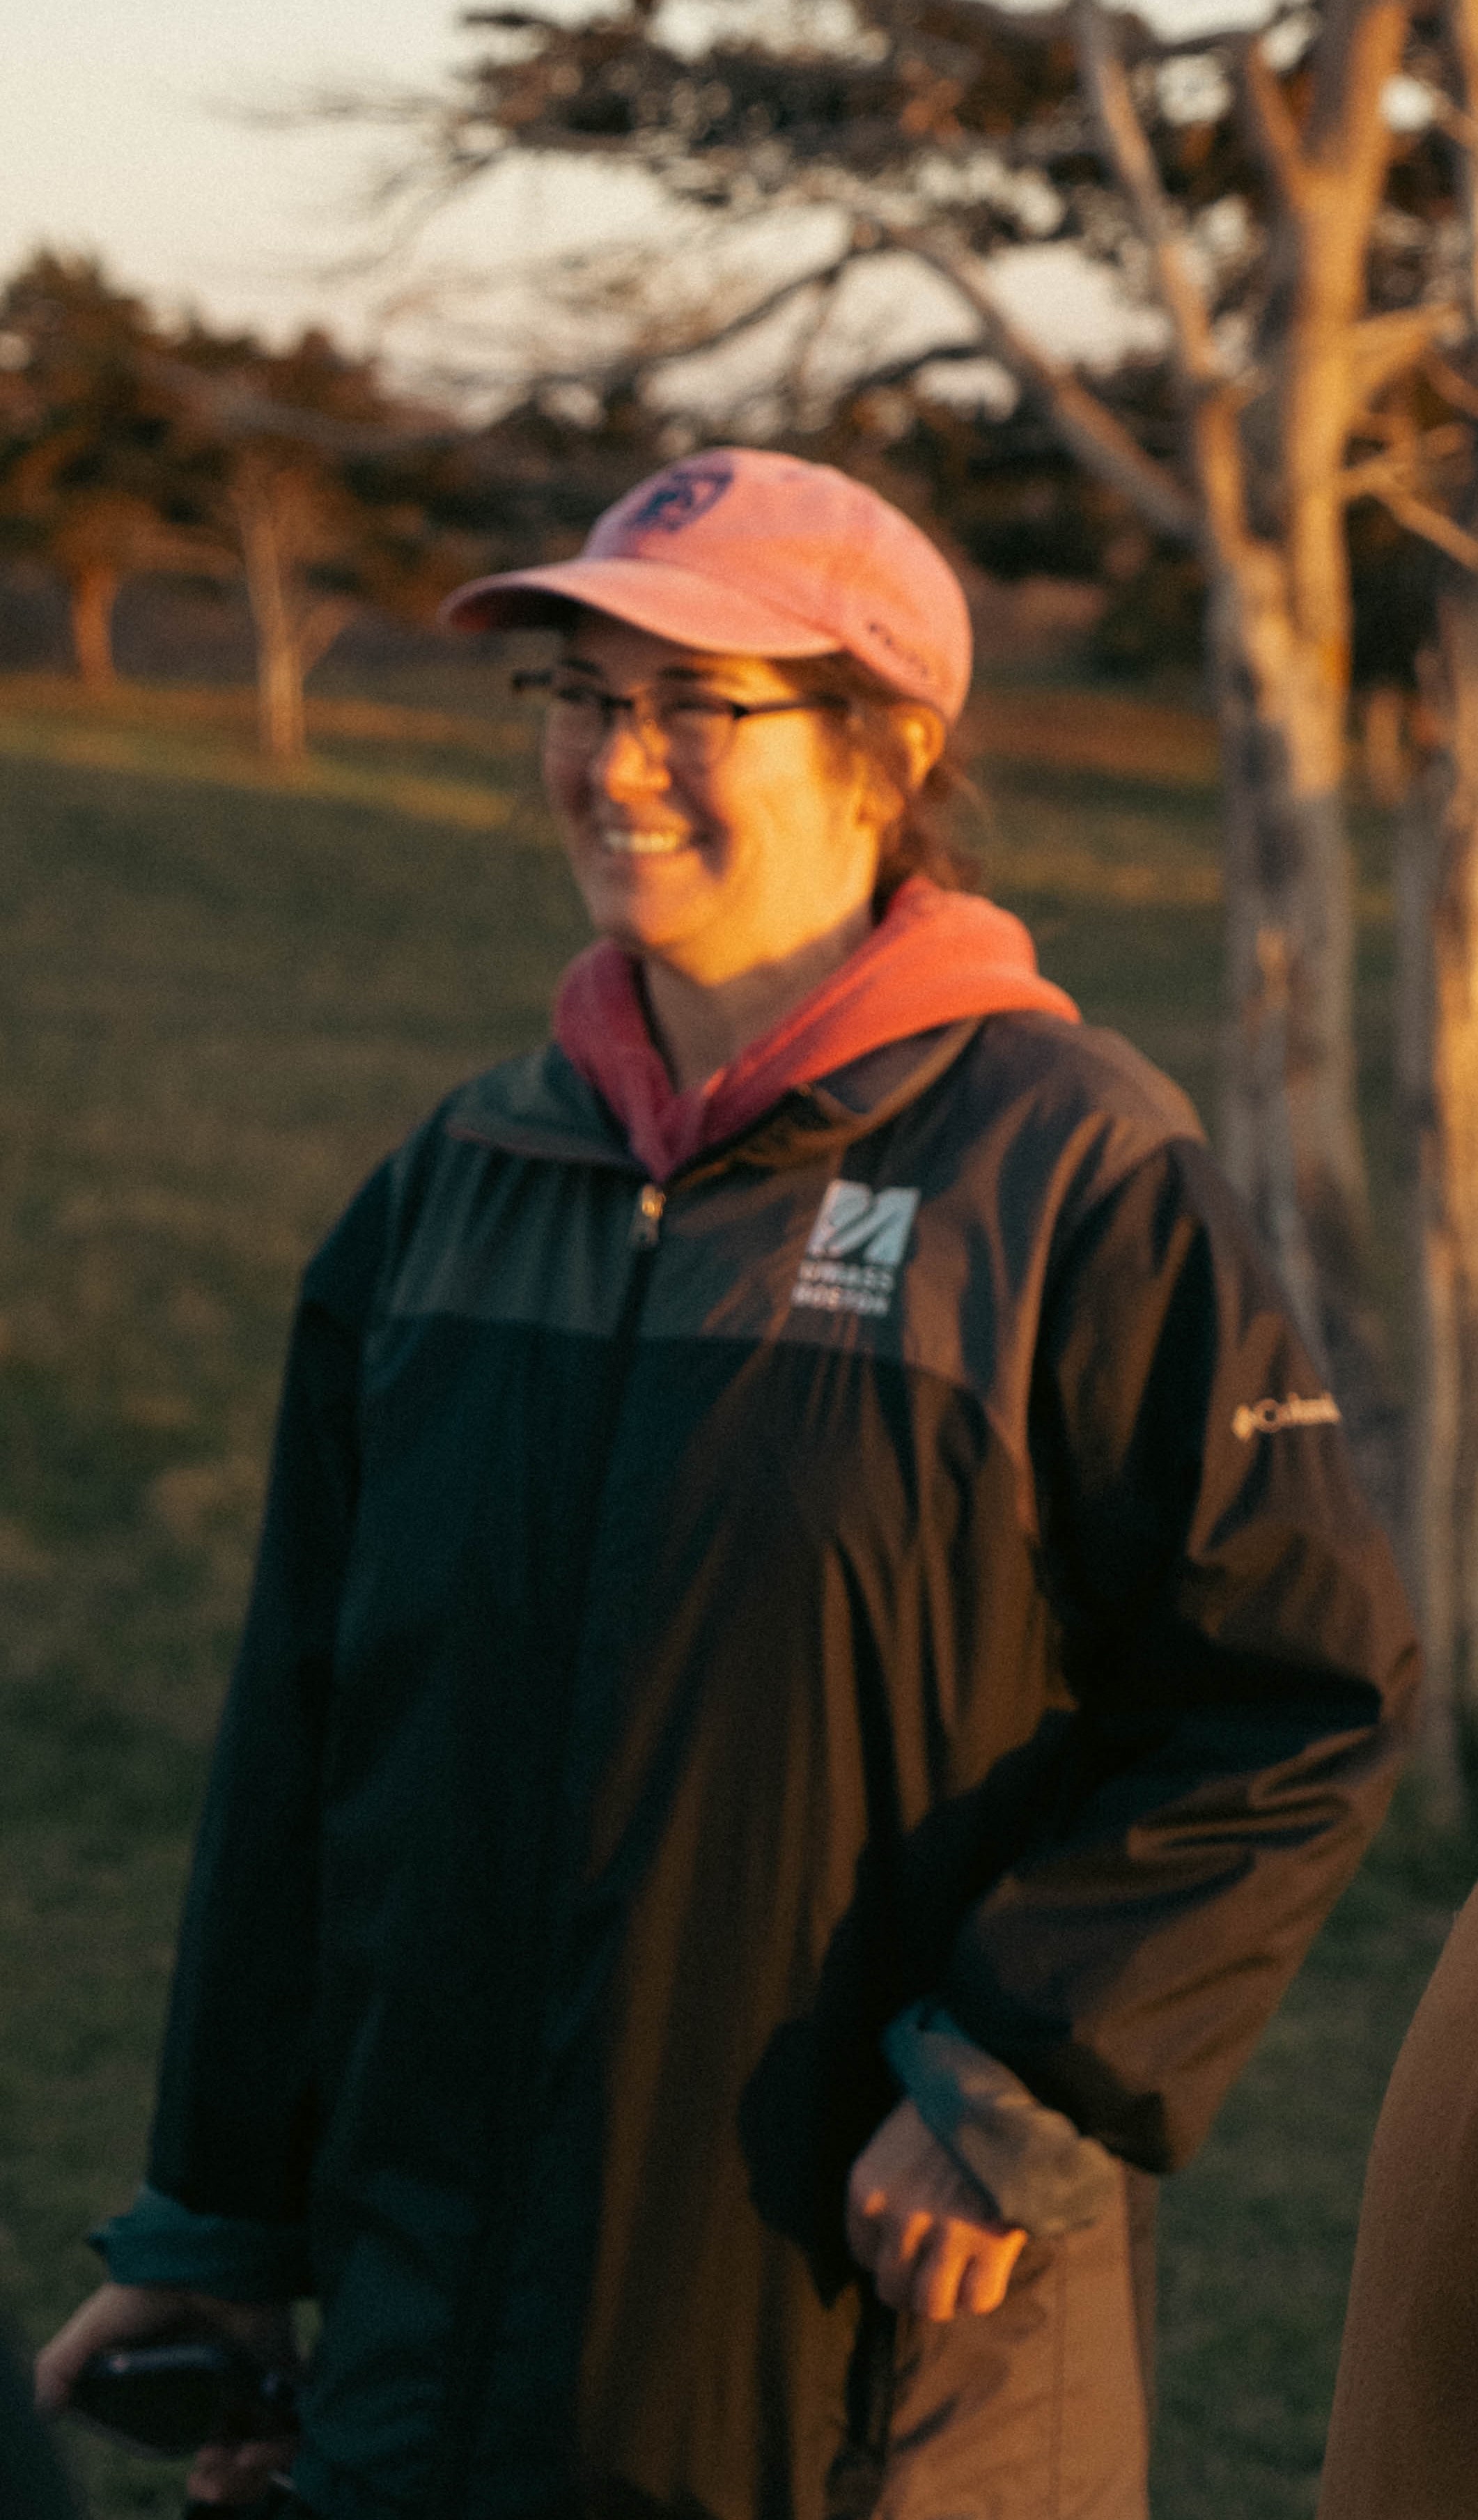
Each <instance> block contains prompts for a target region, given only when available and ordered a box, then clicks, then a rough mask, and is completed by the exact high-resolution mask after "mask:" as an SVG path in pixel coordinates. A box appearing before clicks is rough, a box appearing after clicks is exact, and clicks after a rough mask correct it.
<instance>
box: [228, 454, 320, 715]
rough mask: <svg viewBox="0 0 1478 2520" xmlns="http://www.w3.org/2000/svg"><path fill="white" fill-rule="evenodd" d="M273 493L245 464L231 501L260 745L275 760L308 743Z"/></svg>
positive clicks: (293, 610) (287, 565) (266, 477)
mask: <svg viewBox="0 0 1478 2520" xmlns="http://www.w3.org/2000/svg"><path fill="white" fill-rule="evenodd" d="M273 492H274V484H273V481H272V478H271V476H270V474H268V473H265V472H258V471H256V470H255V469H254V468H248V467H244V468H243V472H242V474H241V476H240V477H239V479H238V481H237V483H236V485H235V488H234V491H233V504H234V506H235V509H236V514H237V521H238V525H239V528H240V531H241V537H242V553H243V557H244V559H245V561H246V598H247V601H248V603H249V605H250V607H251V623H252V628H253V630H254V631H255V633H256V708H257V730H258V736H259V740H260V742H261V747H262V750H263V751H264V752H265V753H266V754H267V755H268V757H269V759H271V760H273V761H297V760H299V759H300V758H301V757H302V754H303V752H304V750H305V749H306V744H307V724H306V716H305V712H304V707H303V660H302V652H301V647H300V642H299V638H298V621H297V614H298V611H299V606H298V604H297V602H296V601H295V597H296V589H295V588H294V586H293V583H292V579H293V569H292V563H291V557H290V555H289V553H288V552H287V550H285V548H284V542H285V537H284V535H283V533H282V531H281V530H280V519H279V517H278V513H277V502H276V500H275V498H274V495H273Z"/></svg>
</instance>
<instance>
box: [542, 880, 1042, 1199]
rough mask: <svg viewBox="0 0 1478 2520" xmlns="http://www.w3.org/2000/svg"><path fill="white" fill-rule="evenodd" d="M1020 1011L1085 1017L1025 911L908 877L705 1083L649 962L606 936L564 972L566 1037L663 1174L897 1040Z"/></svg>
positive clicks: (564, 1043) (561, 1020) (572, 1057)
mask: <svg viewBox="0 0 1478 2520" xmlns="http://www.w3.org/2000/svg"><path fill="white" fill-rule="evenodd" d="M1020 1012H1036V1013H1039V1014H1051V1015H1057V1016H1060V1017H1061V1018H1063V1019H1064V1020H1065V1021H1067V1022H1070V1023H1076V1022H1077V1021H1078V1020H1079V1016H1078V1010H1077V1008H1076V1007H1075V1006H1074V1004H1073V1002H1072V1000H1071V998H1070V997H1068V996H1067V994H1066V992H1065V991H1064V990H1062V989H1059V988H1057V987H1055V986H1054V984H1053V982H1052V981H1051V980H1045V979H1044V978H1043V977H1042V974H1041V972H1040V971H1039V970H1038V968H1037V956H1036V949H1035V947H1034V946H1033V944H1032V940H1031V938H1030V936H1029V935H1028V934H1027V931H1026V929H1025V928H1024V927H1023V925H1022V923H1021V922H1020V920H1019V919H1016V918H1013V917H1012V915H1011V913H1010V912H1009V911H1008V910H1001V909H999V908H998V907H997V905H996V904H995V903H994V902H991V901H982V900H980V899H979V898H978V897H977V896H976V895H974V894H971V893H963V892H945V891H944V890H942V889H941V887H940V886H939V885H938V884H935V883H931V882H929V881H928V879H927V877H923V876H911V877H909V879H908V881H907V882H906V883H903V884H901V885H900V886H899V889H898V891H897V892H896V893H895V894H894V896H893V899H892V901H891V902H890V903H889V905H888V909H887V912H886V914H885V916H884V917H883V918H882V919H881V920H880V921H879V922H878V923H877V925H876V926H875V927H874V928H873V932H872V934H871V935H870V936H869V937H868V938H867V940H866V942H865V943H864V944H862V945H860V946H859V947H858V949H857V951H856V953H855V954H851V955H849V956H848V958H847V960H846V962H845V963H843V964H842V965H841V967H840V968H839V969H837V970H835V971H832V972H830V973H829V975H828V977H827V978H826V979H825V980H823V981H822V982H821V983H820V985H819V986H818V987H817V988H815V989H813V990H812V991H811V992H810V994H809V996H807V997H805V998H803V999H802V1000H801V1001H800V1004H799V1005H798V1006H795V1007H792V1008H791V1009H790V1011H789V1012H788V1014H786V1015H784V1016H783V1017H782V1019H781V1021H780V1022H779V1023H778V1024H776V1025H774V1026H773V1027H772V1029H771V1030H770V1031H769V1032H767V1033H764V1034H762V1035H761V1036H760V1038H759V1040H758V1041H752V1042H750V1043H749V1045H748V1047H747V1048H746V1049H744V1050H743V1051H741V1052H740V1053H739V1057H738V1058H736V1059H734V1060H732V1061H731V1063H730V1065H729V1066H727V1067H721V1068H719V1069H718V1070H717V1071H716V1072H715V1073H714V1074H713V1075H712V1076H709V1077H705V1079H704V1080H703V1082H702V1084H701V1085H696V1086H691V1087H689V1088H687V1089H686V1090H685V1091H683V1092H679V1091H678V1090H677V1088H676V1087H675V1086H674V1085H673V1082H672V1079H671V1077H670V1076H669V1074H668V1072H667V1067H666V1063H665V1061H664V1059H663V1057H662V1055H661V1052H660V1051H659V1050H658V1048H657V1046H656V1043H655V1042H654V1041H653V1039H652V1036H651V1031H650V1027H649V1023H648V1019H647V1013H646V1010H645V1008H644V1006H643V1002H642V993H641V988H640V985H639V980H638V966H637V964H636V962H635V960H634V959H633V957H632V956H630V955H629V954H625V953H623V952H622V951H621V949H620V947H619V946H617V945H613V944H611V943H610V942H609V941H608V940H603V941H602V942H601V943H599V944H596V945H592V946H589V947H587V949H586V951H585V952H584V953H583V954H581V955H578V956H577V957H576V959H575V961H574V962H573V963H572V964H571V965H570V967H569V968H568V970H567V971H566V972H565V974H564V977H563V980H562V981H561V982H560V991H559V995H558V997H557V999H556V1001H555V1039H556V1040H557V1042H558V1043H559V1045H560V1049H561V1050H562V1051H563V1053H564V1056H565V1057H566V1058H567V1059H568V1060H569V1062H570V1064H571V1066H572V1067H574V1068H575V1069H576V1070H577V1071H578V1072H579V1074H580V1075H581V1076H583V1077H584V1079H585V1081H586V1083H587V1084H589V1085H591V1086H593V1087H594V1089H595V1091H596V1092H597V1093H598V1094H599V1095H600V1096H601V1098H602V1101H603V1102H605V1104H606V1105H607V1106H608V1108H609V1109H610V1110H611V1111H612V1112H613V1113H614V1114H615V1117H616V1118H617V1120H618V1121H619V1122H620V1124H621V1126H622V1128H623V1130H624V1132H625V1135H626V1139H627V1143H628V1144H629V1146H630V1148H631V1150H632V1153H633V1154H634V1155H635V1156H636V1157H637V1159H638V1160H639V1162H640V1163H641V1164H642V1166H643V1167H644V1169H645V1170H646V1171H647V1172H648V1174H649V1176H650V1178H651V1179H652V1180H654V1181H659V1182H660V1181H666V1180H667V1179H669V1177H670V1176H671V1175H672V1174H673V1173H675V1172H677V1171H678V1170H679V1169H680V1168H681V1167H682V1166H683V1165H685V1164H688V1163H691V1162H692V1161H693V1159H694V1156H695V1155H697V1154H700V1153H701V1152H702V1150H703V1149H704V1148H706V1147H711V1146H716V1145H718V1144H719V1143H720V1142H721V1141H723V1140H726V1139H729V1138H732V1137H735V1136H737V1135H738V1134H739V1132H740V1131H741V1130H743V1129H746V1128H747V1127H749V1125H750V1124H751V1123H752V1122H753V1121H755V1120H757V1119H759V1118H760V1116H761V1115H762V1113H764V1112H766V1111H768V1110H770V1109H771V1108H773V1106H774V1105H775V1104H776V1103H777V1102H780V1100H781V1099H782V1097H783V1096H784V1095H785V1094H787V1093H789V1092H791V1091H793V1090H794V1089H795V1088H796V1087H797V1086H802V1085H808V1084H811V1083H812V1082H813V1081H814V1080H815V1079H816V1078H818V1077H822V1076H829V1075H830V1074H832V1073H833V1072H834V1071H835V1070H837V1069H839V1068H843V1067H846V1066H848V1065H849V1064H851V1062H853V1061H854V1060H856V1059H859V1058H863V1057H867V1056H868V1054H869V1053H871V1052H873V1051H877V1050H881V1049H882V1048H884V1047H885V1046H886V1045H887V1044H888V1043H890V1042H896V1041H903V1040H906V1039H908V1038H909V1037H910V1036H912V1035H914V1034H917V1033H921V1032H927V1031H931V1030H934V1029H937V1028H938V1027H939V1026H941V1025H946V1024H953V1023H958V1022H961V1021H963V1020H966V1019H969V1020H975V1019H978V1018H979V1017H980V1016H982V1015H990V1014H1005V1013H1020Z"/></svg>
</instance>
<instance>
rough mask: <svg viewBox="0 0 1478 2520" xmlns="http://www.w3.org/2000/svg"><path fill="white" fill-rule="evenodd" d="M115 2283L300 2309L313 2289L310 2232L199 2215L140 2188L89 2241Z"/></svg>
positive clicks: (299, 2227) (156, 2191)
mask: <svg viewBox="0 0 1478 2520" xmlns="http://www.w3.org/2000/svg"><path fill="white" fill-rule="evenodd" d="M87 2237H88V2240H89V2241H90V2243H91V2245H92V2246H93V2248H95V2249H96V2250H97V2252H98V2254H99V2256H100V2257H101V2258H102V2259H103V2261H104V2263H105V2265H106V2266H107V2268H108V2272H109V2273H110V2274H111V2275H112V2279H113V2282H114V2283H122V2284H170V2285H175V2286H178V2287H179V2289H180V2290H182V2291H185V2292H206V2293H213V2294H214V2295H215V2296H216V2298H217V2299H218V2300H220V2301H254V2302H279V2301H298V2300H301V2299H302V2298H303V2297H304V2296H305V2295H307V2294H310V2293H312V2292H313V2291H314V2290H315V2289H316V2286H315V2283H314V2278H313V2269H312V2262H311V2260H310V2258H309V2255H308V2233H307V2228H306V2226H305V2225H304V2224H301V2223H247V2222H242V2221H238V2220H237V2219H236V2218H235V2217H234V2216H232V2215H229V2214H198V2213H196V2212H195V2210H194V2208H193V2207H192V2206H189V2205H181V2204H180V2203H179V2201H178V2199H177V2198H175V2197H173V2196H166V2195H165V2194H164V2193H163V2191H162V2190H161V2189H160V2188H157V2187H148V2186H145V2187H141V2188H140V2189H139V2192H138V2194H137V2196H136V2197H135V2198H134V2201H133V2203H132V2204H131V2205H130V2207H129V2208H128V2211H127V2213H126V2214H114V2215H113V2217H112V2221H111V2222H107V2223H100V2224H99V2225H98V2227H97V2228H96V2230H93V2231H89V2232H88V2234H87Z"/></svg>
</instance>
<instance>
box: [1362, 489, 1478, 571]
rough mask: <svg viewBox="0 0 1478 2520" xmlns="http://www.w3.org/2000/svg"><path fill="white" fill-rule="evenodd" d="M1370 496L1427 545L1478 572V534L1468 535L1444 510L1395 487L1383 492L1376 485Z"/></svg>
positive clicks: (1464, 566) (1408, 491)
mask: <svg viewBox="0 0 1478 2520" xmlns="http://www.w3.org/2000/svg"><path fill="white" fill-rule="evenodd" d="M1370 496H1371V497H1372V498H1376V499H1378V500H1379V501H1380V504H1381V506H1382V507H1383V508H1385V509H1387V510H1388V511H1389V513H1390V514H1391V515H1392V516H1393V517H1395V518H1396V521H1397V523H1398V524H1399V525H1405V526H1406V528H1407V531H1408V532H1409V533H1412V534H1418V535H1419V536H1420V537H1421V540H1422V541H1423V542H1428V543H1433V544H1435V546H1436V548H1437V550H1438V551H1440V552H1446V553H1447V555H1448V558H1449V559H1450V560H1455V561H1456V562H1457V563H1458V565H1459V567H1462V568H1471V569H1478V534H1469V533H1465V532H1464V531H1463V528H1462V527H1461V525H1458V524H1455V523H1454V521H1453V519H1452V517H1449V516H1445V515H1444V513H1443V511H1442V509H1441V508H1433V507H1431V506H1429V505H1428V503H1427V501H1426V500H1425V499H1418V498H1416V497H1415V495H1414V494H1413V493H1412V492H1411V491H1410V490H1402V489H1398V488H1396V487H1395V486H1392V487H1389V488H1386V489H1381V488H1380V487H1378V486H1375V485H1372V488H1371V491H1370Z"/></svg>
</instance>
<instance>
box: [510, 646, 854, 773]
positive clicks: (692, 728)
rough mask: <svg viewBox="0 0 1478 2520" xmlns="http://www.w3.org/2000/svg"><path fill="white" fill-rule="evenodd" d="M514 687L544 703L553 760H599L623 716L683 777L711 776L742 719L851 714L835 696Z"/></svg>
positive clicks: (558, 677)
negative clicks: (802, 712)
mask: <svg viewBox="0 0 1478 2520" xmlns="http://www.w3.org/2000/svg"><path fill="white" fill-rule="evenodd" d="M513 682H514V689H515V692H542V693H543V694H544V695H545V720H544V727H545V743H546V747H547V749H548V751H549V753H550V755H551V757H552V758H554V759H557V760H558V759H564V760H584V759H586V758H588V757H589V756H590V755H591V754H593V753H596V752H599V751H600V749H601V747H602V745H603V744H604V743H605V742H606V740H607V738H608V737H609V734H610V730H611V728H612V727H613V726H614V724H615V722H616V719H617V717H618V716H619V715H620V713H621V712H622V711H623V710H625V711H627V712H629V714H630V718H631V724H632V729H633V732H634V733H635V734H636V735H637V736H638V738H639V739H640V741H641V742H642V743H643V744H644V745H645V746H646V748H647V750H648V752H650V751H651V749H652V744H653V739H655V742H656V745H657V748H658V750H659V752H660V755H661V758H662V759H663V760H664V761H665V762H667V763H668V764H669V766H670V767H671V768H672V769H673V770H675V771H677V772H678V773H679V774H680V775H682V774H685V773H686V774H689V775H694V774H697V775H700V774H701V773H703V772H705V771H709V770H714V769H716V768H717V767H718V764H719V763H720V762H721V761H722V760H723V758H724V755H725V753H726V752H727V751H728V749H729V746H730V744H731V743H732V742H733V741H734V730H735V728H736V727H737V726H738V725H739V722H740V720H741V719H742V718H746V717H783V716H785V715H787V714H788V713H789V712H791V711H793V710H796V709H832V710H835V709H841V710H845V709H847V708H848V707H849V706H850V703H849V701H848V700H847V699H846V698H845V697H843V695H842V694H841V693H840V692H817V693H814V694H813V695H811V696H809V697H805V698H797V699H784V700H731V699H727V698H725V697H724V695H723V694H722V693H721V692H705V691H697V690H695V691H687V690H684V689H683V688H681V687H678V688H677V689H675V690H672V691H665V692H664V691H657V692H650V691H646V692H607V691H603V690H602V688H601V686H600V685H599V684H598V683H585V682H581V681H580V680H579V678H578V677H577V676H576V675H573V674H567V673H561V672H560V670H559V668H558V667H556V668H555V669H554V670H553V671H552V672H549V673H538V674H533V673H530V674H515V676H514V678H513Z"/></svg>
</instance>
